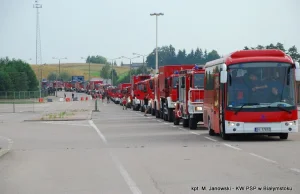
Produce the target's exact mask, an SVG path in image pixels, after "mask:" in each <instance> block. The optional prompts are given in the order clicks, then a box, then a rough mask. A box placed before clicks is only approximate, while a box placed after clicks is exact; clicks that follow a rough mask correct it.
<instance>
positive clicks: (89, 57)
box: [81, 56, 91, 81]
mask: <svg viewBox="0 0 300 194" xmlns="http://www.w3.org/2000/svg"><path fill="white" fill-rule="evenodd" d="M81 59H84V60H87V59H89V81H90V80H91V56H88V58H84V57H81Z"/></svg>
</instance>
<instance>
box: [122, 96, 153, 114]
mask: <svg viewBox="0 0 300 194" xmlns="http://www.w3.org/2000/svg"><path fill="white" fill-rule="evenodd" d="M127 99H128V95H127V94H126V95H124V96H123V98H122V104H123V110H127ZM144 109H145V114H144V116H147V112H148V111H149V109H150V106H149V94H147V95H146V96H145V97H144Z"/></svg>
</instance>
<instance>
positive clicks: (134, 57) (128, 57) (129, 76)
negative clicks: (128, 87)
mask: <svg viewBox="0 0 300 194" xmlns="http://www.w3.org/2000/svg"><path fill="white" fill-rule="evenodd" d="M139 57H140V56H137V57H131V58H129V57H124V56H122V58H125V59H129V60H130V68H129V79H130V83H131V59H135V58H139Z"/></svg>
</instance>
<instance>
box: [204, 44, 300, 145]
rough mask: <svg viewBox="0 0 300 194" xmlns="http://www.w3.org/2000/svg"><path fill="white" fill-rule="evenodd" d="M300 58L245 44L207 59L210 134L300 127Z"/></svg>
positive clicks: (284, 133)
mask: <svg viewBox="0 0 300 194" xmlns="http://www.w3.org/2000/svg"><path fill="white" fill-rule="evenodd" d="M295 80H297V81H300V69H299V63H297V62H295V61H293V59H292V58H291V57H290V56H288V55H286V54H285V53H284V52H282V51H280V50H273V49H272V50H243V51H236V52H233V53H231V54H230V55H228V56H225V57H223V58H221V59H218V60H214V61H211V62H208V63H206V65H205V82H204V83H205V84H204V88H205V93H204V125H205V126H206V127H207V128H208V130H209V135H214V134H220V136H221V137H222V138H223V139H225V140H226V139H229V138H230V136H231V135H236V134H251V135H253V134H258V135H270V136H279V137H280V139H287V138H288V133H292V132H298V110H297V105H296V94H295V90H296V87H295Z"/></svg>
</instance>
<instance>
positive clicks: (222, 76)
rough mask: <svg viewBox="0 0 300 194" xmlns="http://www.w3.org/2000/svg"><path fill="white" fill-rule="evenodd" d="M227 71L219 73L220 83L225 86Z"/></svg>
mask: <svg viewBox="0 0 300 194" xmlns="http://www.w3.org/2000/svg"><path fill="white" fill-rule="evenodd" d="M227 75H228V74H227V71H221V72H220V83H222V84H225V83H226V82H227Z"/></svg>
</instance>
